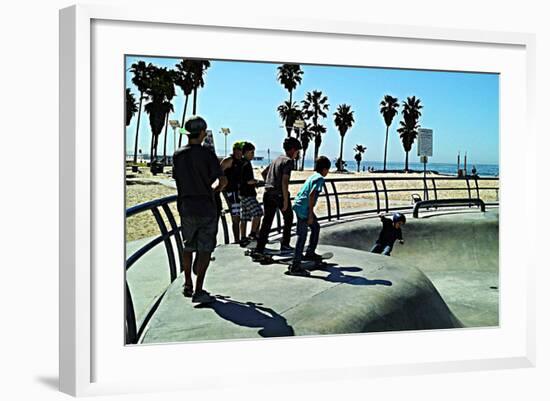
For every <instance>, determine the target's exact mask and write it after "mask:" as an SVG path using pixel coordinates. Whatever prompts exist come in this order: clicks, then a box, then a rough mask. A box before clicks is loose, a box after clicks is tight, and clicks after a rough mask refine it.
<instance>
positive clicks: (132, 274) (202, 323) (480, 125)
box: [112, 54, 500, 345]
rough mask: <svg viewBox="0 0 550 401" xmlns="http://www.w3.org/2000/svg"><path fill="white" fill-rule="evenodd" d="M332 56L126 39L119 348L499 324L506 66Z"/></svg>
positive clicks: (453, 328) (483, 326)
mask: <svg viewBox="0 0 550 401" xmlns="http://www.w3.org/2000/svg"><path fill="white" fill-rule="evenodd" d="M340 62H341V63H342V65H321V64H307V63H299V62H296V61H293V62H286V63H285V62H281V61H273V62H266V61H257V60H221V59H199V58H194V57H187V56H186V55H174V56H166V55H162V56H159V55H141V54H137V55H133V54H126V55H125V57H124V65H121V66H120V68H121V69H124V80H125V85H124V86H125V87H124V88H121V89H120V96H125V111H124V112H122V110H121V115H120V121H121V122H122V121H123V119H124V124H123V125H121V127H122V126H123V127H124V133H120V134H117V133H116V131H115V132H113V133H112V135H124V141H125V155H124V168H125V174H124V179H125V183H124V185H125V211H124V213H125V250H126V257H125V266H124V267H122V266H120V269H124V270H121V272H122V271H123V272H124V274H125V282H126V288H121V289H120V290H121V291H125V314H126V316H125V319H124V321H121V324H123V325H124V326H125V344H126V345H145V344H166V343H183V342H197V341H231V340H243V339H261V338H272V337H292V336H320V335H349V334H359V333H383V332H395V331H424V330H463V329H468V328H491V327H497V328H498V327H499V325H500V320H499V312H500V309H499V299H500V285H499V284H500V283H499V165H500V160H499V149H500V138H499V136H500V126H499V121H500V93H499V91H500V81H499V79H500V76H499V74H498V73H488V72H471V71H468V72H462V71H443V70H422V69H405V68H383V67H380V66H376V67H374V66H369V65H346V64H345V60H341V61H340ZM122 89H124V94H123V93H122ZM121 99H122V98H121ZM122 113H124V115H122ZM121 157H123V155H121ZM121 163H122V160H121ZM121 184H122V183H121ZM121 212H122V211H121ZM262 341H264V340H262Z"/></svg>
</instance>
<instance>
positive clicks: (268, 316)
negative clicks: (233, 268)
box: [195, 295, 294, 337]
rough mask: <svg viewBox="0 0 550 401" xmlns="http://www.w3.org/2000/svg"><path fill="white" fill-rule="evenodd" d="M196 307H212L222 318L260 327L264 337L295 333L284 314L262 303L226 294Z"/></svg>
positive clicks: (239, 323) (260, 332) (247, 325)
mask: <svg viewBox="0 0 550 401" xmlns="http://www.w3.org/2000/svg"><path fill="white" fill-rule="evenodd" d="M195 308H202V309H212V310H213V311H214V312H216V313H217V314H218V316H219V317H221V318H222V319H225V320H228V321H230V322H232V323H234V324H237V325H239V326H245V327H260V330H259V331H258V334H259V335H260V336H262V337H286V336H293V335H294V329H293V328H292V326H289V325H288V323H287V321H286V319H285V318H284V317H283V316H281V315H279V314H278V313H277V312H275V311H274V310H273V309H271V308H268V307H265V306H262V304H261V303H254V302H240V301H236V300H233V299H231V298H230V297H228V296H225V295H216V301H215V302H213V303H211V304H204V305H197V306H196V307H195Z"/></svg>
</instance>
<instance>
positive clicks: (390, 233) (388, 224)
mask: <svg viewBox="0 0 550 401" xmlns="http://www.w3.org/2000/svg"><path fill="white" fill-rule="evenodd" d="M402 239H403V235H402V233H401V229H400V228H395V227H394V226H393V221H391V220H390V219H388V218H386V217H382V231H380V235H379V236H378V240H377V241H376V243H378V244H381V245H393V244H394V242H395V241H396V240H402Z"/></svg>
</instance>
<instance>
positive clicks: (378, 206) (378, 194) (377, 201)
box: [372, 180, 380, 213]
mask: <svg viewBox="0 0 550 401" xmlns="http://www.w3.org/2000/svg"><path fill="white" fill-rule="evenodd" d="M372 184H373V185H374V191H375V193H376V213H380V193H379V192H378V185H376V180H372Z"/></svg>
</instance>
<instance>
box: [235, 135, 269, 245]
mask: <svg viewBox="0 0 550 401" xmlns="http://www.w3.org/2000/svg"><path fill="white" fill-rule="evenodd" d="M255 150H256V148H255V147H254V145H253V144H251V143H250V142H245V144H244V145H243V164H242V167H241V183H240V187H239V193H240V195H241V241H240V245H241V246H242V247H245V246H246V245H248V244H249V243H250V242H251V241H253V240H255V239H256V233H257V232H258V227H259V225H260V219H261V217H262V215H263V214H264V213H263V211H262V207H261V206H260V204H259V203H258V200H257V199H256V185H257V184H258V180H256V179H255V178H254V170H253V169H252V159H254V151H255ZM248 221H252V227H251V228H250V236H249V237H248V238H247V236H246V224H247V222H248Z"/></svg>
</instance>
